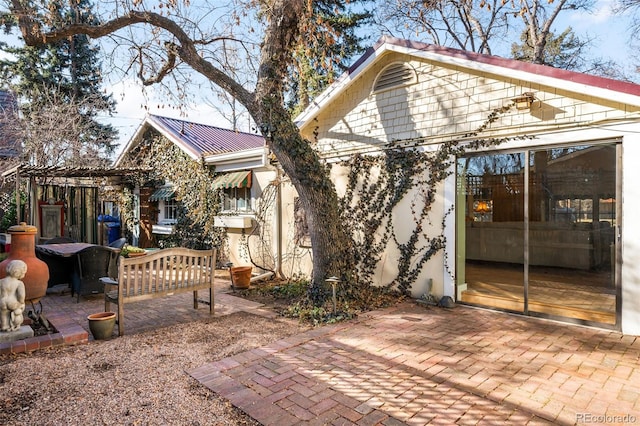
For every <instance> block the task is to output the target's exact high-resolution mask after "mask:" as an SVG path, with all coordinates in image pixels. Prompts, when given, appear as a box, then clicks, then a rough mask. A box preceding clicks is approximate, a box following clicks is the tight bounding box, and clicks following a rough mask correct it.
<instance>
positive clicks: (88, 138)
mask: <svg viewBox="0 0 640 426" xmlns="http://www.w3.org/2000/svg"><path fill="white" fill-rule="evenodd" d="M92 8H93V5H92V4H91V3H90V2H89V1H88V0H77V2H71V3H70V5H69V4H66V5H64V4H62V3H60V4H58V7H57V9H56V10H57V14H56V15H55V18H54V21H55V22H53V23H52V26H53V27H54V28H55V27H58V26H60V27H62V26H64V25H66V24H69V23H72V22H85V23H90V24H97V21H96V19H95V18H94V17H93V15H92V12H91V10H92ZM5 19H6V17H5ZM1 47H2V49H3V50H4V51H5V52H7V53H9V54H10V55H11V57H10V59H5V60H3V61H1V62H0V69H1V71H2V79H3V81H4V85H6V86H9V87H10V88H11V89H12V90H13V91H14V92H15V93H16V94H17V96H18V97H19V99H20V100H21V111H22V115H23V118H24V120H22V122H21V123H20V124H21V128H22V132H21V133H22V135H23V137H22V139H23V141H24V153H23V154H24V156H25V157H26V158H25V160H26V161H28V162H30V163H32V164H37V165H88V164H91V165H101V164H105V163H106V162H107V159H108V157H109V156H110V155H111V154H112V153H113V152H114V150H115V148H116V145H115V144H114V141H115V139H116V137H117V131H116V130H115V129H114V128H113V127H112V126H111V125H107V124H102V123H100V122H98V120H97V115H98V114H99V113H101V112H102V113H112V112H114V111H115V101H114V100H113V98H112V96H111V95H110V94H105V93H104V92H103V90H102V88H101V85H102V72H101V63H100V61H99V60H98V58H99V55H100V52H99V48H98V47H97V46H95V45H92V44H91V42H90V40H89V38H88V37H87V36H86V35H74V36H71V37H68V38H66V39H64V40H61V41H58V42H55V43H52V44H48V45H45V46H38V47H31V46H25V47H9V46H7V45H6V44H5V45H3V46H1ZM65 123H67V124H65ZM63 126H64V127H63Z"/></svg>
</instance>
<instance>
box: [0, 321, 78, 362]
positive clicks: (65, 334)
mask: <svg viewBox="0 0 640 426" xmlns="http://www.w3.org/2000/svg"><path fill="white" fill-rule="evenodd" d="M47 320H48V321H49V323H50V324H51V325H52V326H53V327H54V329H56V330H57V333H52V334H45V335H44V336H34V337H29V338H28V339H22V340H16V341H14V342H3V343H0V355H5V354H12V353H13V354H18V353H23V352H33V351H37V350H38V349H44V348H48V347H54V346H71V345H80V344H86V343H88V342H89V333H88V332H87V331H86V330H85V329H84V328H82V327H81V326H80V325H79V324H78V323H76V322H74V321H73V320H72V319H70V318H69V317H66V316H65V315H63V314H59V313H52V314H50V315H47Z"/></svg>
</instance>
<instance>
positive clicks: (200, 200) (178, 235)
mask: <svg viewBox="0 0 640 426" xmlns="http://www.w3.org/2000/svg"><path fill="white" fill-rule="evenodd" d="M129 161H130V162H131V164H135V165H136V166H142V167H146V168H148V169H149V170H151V172H150V173H149V176H148V178H147V182H138V184H140V185H145V184H151V183H153V182H154V181H160V182H162V183H169V182H171V184H172V185H173V187H174V189H175V197H176V200H177V201H179V203H180V208H179V209H178V218H177V223H176V225H175V229H174V233H173V234H171V235H170V236H168V237H167V238H165V239H163V241H162V244H163V246H165V247H169V246H183V247H189V248H195V249H202V248H210V247H225V246H226V233H225V232H224V228H220V227H215V226H214V217H215V216H216V215H217V214H218V211H219V210H220V193H219V190H217V189H214V188H213V186H212V184H211V182H212V181H213V178H214V172H213V170H212V169H211V168H209V167H208V166H206V165H204V164H202V163H198V162H196V161H194V160H193V159H192V158H190V157H189V156H187V155H186V154H185V153H184V152H183V151H182V150H180V149H179V148H178V147H177V146H176V145H175V144H174V143H173V142H171V141H169V140H168V139H166V138H164V137H162V136H157V135H154V134H153V133H152V132H149V133H147V134H146V135H145V136H144V138H143V142H142V143H141V144H140V145H139V146H138V147H136V149H135V150H134V151H133V152H132V154H131V157H130V160H129ZM121 208H122V207H121ZM123 210H124V209H123Z"/></svg>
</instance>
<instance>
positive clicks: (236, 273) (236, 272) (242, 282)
mask: <svg viewBox="0 0 640 426" xmlns="http://www.w3.org/2000/svg"><path fill="white" fill-rule="evenodd" d="M251 269H252V267H251V266H235V267H233V268H231V279H232V280H233V281H232V283H233V286H234V287H235V288H249V286H250V285H251Z"/></svg>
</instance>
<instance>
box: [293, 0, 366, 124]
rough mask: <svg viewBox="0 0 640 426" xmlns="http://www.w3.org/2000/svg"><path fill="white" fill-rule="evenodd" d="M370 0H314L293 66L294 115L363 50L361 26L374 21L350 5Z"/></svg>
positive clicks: (361, 3) (364, 12) (307, 104)
mask: <svg viewBox="0 0 640 426" xmlns="http://www.w3.org/2000/svg"><path fill="white" fill-rule="evenodd" d="M368 2H371V0H359V1H352V2H343V1H340V0H324V1H316V2H314V3H313V8H314V13H313V15H312V17H311V18H310V19H309V20H308V21H307V22H305V23H304V27H303V29H302V32H303V34H305V36H304V38H303V40H301V43H299V44H298V46H297V48H296V50H295V54H294V63H293V66H292V69H291V76H290V81H291V88H290V93H289V102H288V103H289V109H290V110H291V111H292V115H293V116H295V115H297V114H298V113H299V112H302V111H303V110H304V109H305V108H306V107H307V106H309V103H310V102H311V100H312V99H313V98H315V97H316V96H317V95H318V94H319V93H320V92H322V91H323V90H324V89H325V88H326V87H327V86H328V85H329V84H331V83H332V82H333V81H334V80H335V78H336V77H337V76H339V75H340V74H342V73H343V72H344V71H345V70H346V69H347V67H348V64H349V62H350V60H351V59H352V58H353V57H354V56H355V55H358V54H361V53H362V52H363V50H364V49H363V47H362V43H363V41H364V40H365V38H364V37H360V36H358V35H357V31H358V29H361V28H362V26H363V25H366V24H368V23H371V19H372V15H371V13H370V12H367V11H362V12H354V11H352V10H350V9H349V8H348V5H350V6H355V5H356V4H357V3H358V4H360V5H363V4H365V3H368Z"/></svg>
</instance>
